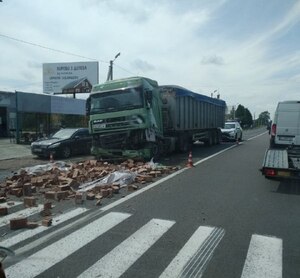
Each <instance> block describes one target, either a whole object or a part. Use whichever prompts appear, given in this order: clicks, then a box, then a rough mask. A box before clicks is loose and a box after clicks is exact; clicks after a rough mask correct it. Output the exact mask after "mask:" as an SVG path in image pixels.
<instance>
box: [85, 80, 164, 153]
mask: <svg viewBox="0 0 300 278" xmlns="http://www.w3.org/2000/svg"><path fill="white" fill-rule="evenodd" d="M161 107H162V98H161V95H160V92H159V87H158V84H157V82H156V81H154V80H151V79H149V78H144V77H132V78H126V79H119V80H112V81H107V82H105V83H103V84H98V85H94V86H93V89H92V92H91V94H90V96H89V98H88V100H87V114H88V115H89V130H90V133H91V134H92V136H93V143H92V149H91V152H92V154H93V155H95V156H96V157H109V158H120V157H122V158H124V157H126V158H139V157H140V158H151V157H153V156H155V155H158V154H159V152H160V149H159V148H160V145H161V144H160V142H162V137H163V126H162V110H161Z"/></svg>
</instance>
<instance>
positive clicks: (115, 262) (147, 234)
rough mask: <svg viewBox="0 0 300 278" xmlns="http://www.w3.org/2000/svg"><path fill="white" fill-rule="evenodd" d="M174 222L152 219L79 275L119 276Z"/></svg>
mask: <svg viewBox="0 0 300 278" xmlns="http://www.w3.org/2000/svg"><path fill="white" fill-rule="evenodd" d="M174 224H175V222H174V221H168V220H160V219H152V220H151V221H149V222H148V223H147V224H146V225H144V226H143V227H142V228H140V229H139V230H138V231H136V232H135V233H134V234H133V235H131V236H130V237H129V238H127V239H126V240H124V241H123V242H122V243H121V244H120V245H118V246H117V247H116V248H114V249H113V250H112V251H111V252H109V253H108V254H107V255H105V256H104V257H103V258H102V259H100V260H99V261H98V262H96V263H95V264H94V265H92V266H91V267H90V268H89V269H87V270H86V271H85V272H83V273H82V274H81V275H80V276H79V277H80V278H82V277H88V278H89V277H110V278H112V277H120V276H121V275H122V274H123V273H124V272H125V271H126V270H127V269H128V268H129V267H130V266H131V265H133V264H134V262H135V261H136V260H137V259H138V258H139V257H140V256H142V255H143V254H144V253H145V252H146V251H147V250H148V249H149V248H150V247H151V246H152V245H153V244H154V243H155V242H156V241H157V240H158V239H159V238H160V237H161V236H162V235H163V234H164V233H165V232H167V231H168V230H169V229H170V228H171V227H172V226H173V225H174Z"/></svg>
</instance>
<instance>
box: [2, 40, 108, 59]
mask: <svg viewBox="0 0 300 278" xmlns="http://www.w3.org/2000/svg"><path fill="white" fill-rule="evenodd" d="M0 36H1V37H4V38H7V39H10V40H14V41H17V42H21V43H25V44H29V45H32V46H36V47H40V48H43V49H47V50H51V51H55V52H58V53H62V54H67V55H71V56H75V57H79V58H84V59H88V60H92V61H97V59H94V58H89V57H85V56H82V55H78V54H75V53H72V52H68V51H64V50H59V49H55V48H51V47H47V46H44V45H40V44H37V43H33V42H29V41H24V40H21V39H17V38H14V37H10V36H7V35H3V34H0ZM99 61H100V62H102V63H107V64H109V62H107V61H102V60H99Z"/></svg>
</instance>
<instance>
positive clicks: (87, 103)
mask: <svg viewBox="0 0 300 278" xmlns="http://www.w3.org/2000/svg"><path fill="white" fill-rule="evenodd" d="M90 107H91V98H90V97H88V98H87V100H86V103H85V114H86V115H87V116H89V115H90V111H91V109H90Z"/></svg>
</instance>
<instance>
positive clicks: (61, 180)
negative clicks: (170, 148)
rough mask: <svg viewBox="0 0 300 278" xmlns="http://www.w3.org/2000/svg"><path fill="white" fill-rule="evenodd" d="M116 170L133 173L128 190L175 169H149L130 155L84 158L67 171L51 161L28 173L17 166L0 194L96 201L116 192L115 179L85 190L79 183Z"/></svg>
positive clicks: (0, 185)
mask: <svg viewBox="0 0 300 278" xmlns="http://www.w3.org/2000/svg"><path fill="white" fill-rule="evenodd" d="M120 170H129V171H130V172H132V173H136V177H135V180H134V183H132V184H129V185H127V188H128V190H129V191H131V190H136V189H138V187H139V185H140V184H145V183H148V182H152V181H153V179H154V178H157V177H160V176H162V175H166V174H169V173H170V172H173V171H175V170H177V167H161V168H159V170H153V169H152V168H151V165H149V164H147V163H143V162H135V161H133V160H131V159H129V160H127V161H125V162H123V163H121V164H110V163H108V162H100V161H97V160H87V161H85V162H80V163H77V164H73V165H72V166H71V167H70V168H69V170H67V171H62V170H59V168H56V167H55V164H53V168H52V169H51V170H49V171H47V172H44V173H43V174H39V175H34V174H28V173H27V172H26V171H25V170H21V171H20V173H18V174H15V175H13V176H12V177H10V178H7V179H6V180H5V181H4V182H3V183H2V184H0V198H1V197H2V198H6V196H7V195H14V196H16V197H22V196H36V195H41V194H42V195H44V198H45V199H48V200H49V199H51V200H57V201H60V200H64V199H75V203H82V202H83V198H85V199H86V200H95V199H96V200H97V202H98V204H100V201H99V200H101V199H102V198H106V197H112V196H113V194H114V193H118V192H119V189H120V184H119V183H117V182H115V183H111V184H101V185H96V186H95V187H94V188H93V189H91V190H89V191H88V192H86V194H83V193H78V192H77V189H78V187H79V185H81V184H83V183H87V182H92V181H95V180H98V179H100V178H102V177H105V176H107V175H108V174H111V173H113V172H116V171H120ZM28 202H29V201H28Z"/></svg>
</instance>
